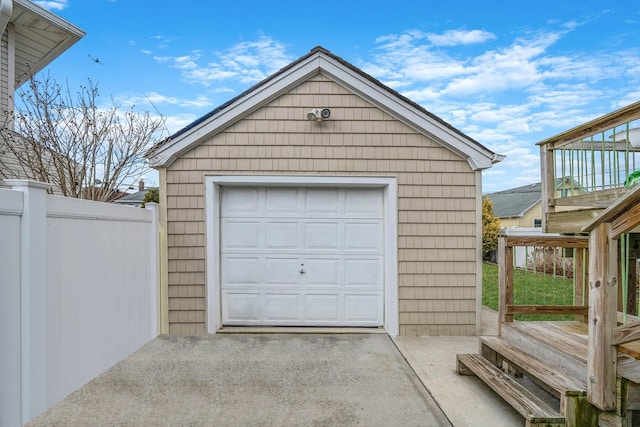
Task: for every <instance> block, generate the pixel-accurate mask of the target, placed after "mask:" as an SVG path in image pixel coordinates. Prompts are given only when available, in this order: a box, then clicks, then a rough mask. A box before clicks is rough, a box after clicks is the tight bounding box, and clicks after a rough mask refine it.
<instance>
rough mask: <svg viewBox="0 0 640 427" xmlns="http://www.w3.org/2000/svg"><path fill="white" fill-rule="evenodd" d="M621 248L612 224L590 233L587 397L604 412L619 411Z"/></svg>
mask: <svg viewBox="0 0 640 427" xmlns="http://www.w3.org/2000/svg"><path fill="white" fill-rule="evenodd" d="M617 262H618V245H617V242H615V241H613V240H612V239H611V223H608V222H604V223H601V224H599V225H597V226H596V227H595V228H594V229H593V230H592V231H591V232H590V234H589V323H588V325H589V347H588V350H587V351H588V360H587V379H588V381H587V398H588V400H589V402H590V403H591V404H593V405H594V406H596V407H598V408H599V409H601V410H603V411H609V410H613V409H615V408H616V348H615V347H614V346H613V345H612V335H613V328H615V327H616V320H617V295H618V278H617V277H616V276H617V274H618V267H617Z"/></svg>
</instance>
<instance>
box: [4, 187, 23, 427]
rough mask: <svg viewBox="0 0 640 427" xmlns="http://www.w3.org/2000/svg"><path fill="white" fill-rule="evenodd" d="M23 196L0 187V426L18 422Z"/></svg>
mask: <svg viewBox="0 0 640 427" xmlns="http://www.w3.org/2000/svg"><path fill="white" fill-rule="evenodd" d="M23 199H24V196H23V194H22V193H21V192H19V191H10V190H4V189H0V236H2V237H0V343H1V344H0V426H19V425H22V424H23V423H22V415H21V412H20V411H21V403H20V402H21V399H22V392H21V390H22V385H21V378H20V369H19V367H20V356H21V353H20V341H21V335H20V333H21V331H20V222H21V220H22V212H23V206H24V205H23Z"/></svg>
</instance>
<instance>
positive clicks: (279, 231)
mask: <svg viewBox="0 0 640 427" xmlns="http://www.w3.org/2000/svg"><path fill="white" fill-rule="evenodd" d="M300 227H301V225H300V223H299V222H297V221H293V222H280V221H279V222H267V223H266V224H265V245H266V249H299V248H300V246H301V245H300V234H301V233H300Z"/></svg>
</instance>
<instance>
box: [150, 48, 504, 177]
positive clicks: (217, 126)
mask: <svg viewBox="0 0 640 427" xmlns="http://www.w3.org/2000/svg"><path fill="white" fill-rule="evenodd" d="M353 68H354V67H352V66H350V65H349V64H346V63H345V62H344V61H343V60H340V59H339V58H337V57H335V56H334V55H333V54H331V53H330V52H328V51H326V50H324V49H318V48H316V49H314V50H312V52H311V54H308V55H307V56H305V57H302V58H301V59H300V60H298V61H297V62H295V63H293V66H290V67H286V72H283V73H276V75H275V77H274V78H267V79H266V80H265V81H264V83H263V84H259V85H257V86H256V87H254V88H253V89H252V90H251V91H249V92H248V93H246V94H243V95H241V96H240V97H238V98H237V99H236V100H234V102H232V103H230V104H229V105H227V106H225V107H224V108H222V109H221V110H220V111H218V112H217V113H215V114H213V115H212V116H210V117H208V118H207V119H206V120H204V121H202V122H200V123H197V124H196V125H194V126H192V127H188V128H187V129H186V130H182V131H179V132H178V134H177V135H176V136H175V138H173V140H171V139H169V140H168V141H165V142H164V143H162V144H161V145H159V146H157V147H155V148H153V149H152V150H151V151H150V153H149V154H148V156H149V158H150V163H151V166H152V167H154V168H161V167H168V166H170V165H171V164H172V163H173V162H174V161H175V160H177V159H178V158H179V157H180V155H181V154H183V153H184V152H186V151H188V150H190V149H191V148H192V147H193V144H195V143H197V142H198V141H200V140H201V139H202V138H207V137H211V136H213V135H215V134H216V133H217V132H220V131H221V130H223V129H225V128H226V127H228V126H229V125H230V124H232V123H234V122H235V121H238V120H241V119H242V118H243V117H245V116H246V115H247V114H250V113H251V112H253V111H255V110H257V109H258V108H260V107H262V106H263V105H265V104H266V103H268V102H270V101H271V100H273V99H275V98H277V97H278V96H280V95H281V94H283V93H286V92H287V91H288V90H289V89H290V88H292V87H295V86H296V85H298V84H299V83H300V82H302V81H304V80H306V79H307V78H309V77H310V76H312V75H314V74H316V73H318V72H320V71H321V70H322V72H324V73H326V74H327V75H329V76H330V77H332V78H333V79H334V80H335V81H336V82H337V83H338V84H341V85H343V86H344V87H345V88H347V89H349V90H350V91H352V92H354V93H357V94H358V95H359V96H362V97H363V98H365V99H366V100H367V101H369V102H371V103H372V104H373V105H375V106H376V107H378V108H380V109H382V110H383V111H385V112H386V113H388V114H390V115H391V116H393V117H395V118H396V119H398V120H399V121H401V122H403V123H404V124H406V125H407V126H410V127H411V128H413V129H415V130H416V131H417V132H419V133H421V134H423V135H425V136H427V137H429V138H431V139H433V140H435V141H436V142H437V143H439V144H441V145H443V146H445V147H447V148H449V149H450V150H452V151H453V152H455V153H456V154H458V155H459V156H460V157H462V158H464V159H466V161H467V162H468V164H469V166H470V167H471V169H473V170H482V169H487V168H490V167H491V166H492V165H493V164H495V163H497V162H500V161H502V160H503V159H504V156H503V155H500V154H496V153H494V152H492V151H491V150H489V149H487V148H485V147H484V146H482V145H481V144H480V143H478V142H477V141H474V140H473V139H471V138H469V137H467V136H466V135H465V134H463V133H462V132H460V131H458V130H457V129H455V128H453V127H452V126H450V125H448V124H446V123H444V122H443V121H442V120H441V119H438V118H437V117H435V116H433V115H432V114H430V113H428V112H427V113H425V111H422V109H421V107H418V106H417V105H415V104H414V103H412V102H411V101H408V100H406V99H405V98H404V97H403V96H401V95H399V94H397V93H396V92H394V91H392V90H387V89H386V87H384V85H382V84H381V83H379V82H376V81H373V79H372V78H367V77H365V75H364V73H362V72H355V71H354V69H353ZM170 138H171V137H170Z"/></svg>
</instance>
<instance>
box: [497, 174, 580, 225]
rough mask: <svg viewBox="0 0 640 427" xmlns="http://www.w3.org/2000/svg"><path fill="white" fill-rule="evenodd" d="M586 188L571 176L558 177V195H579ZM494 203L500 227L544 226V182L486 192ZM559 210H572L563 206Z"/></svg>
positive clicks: (556, 190) (556, 192)
mask: <svg viewBox="0 0 640 427" xmlns="http://www.w3.org/2000/svg"><path fill="white" fill-rule="evenodd" d="M583 193H584V188H583V187H582V186H581V185H580V184H579V183H578V182H576V181H575V180H572V179H570V178H566V177H565V178H564V179H561V178H557V179H556V185H555V195H556V197H568V196H577V195H580V194H583ZM485 197H488V198H489V200H491V203H492V204H493V215H494V216H495V217H496V218H498V220H499V221H500V228H539V227H542V182H537V183H535V184H529V185H523V186H522V187H516V188H510V189H508V190H503V191H498V192H495V193H489V194H485ZM559 210H564V211H567V210H571V207H563V208H561V209H559Z"/></svg>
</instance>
